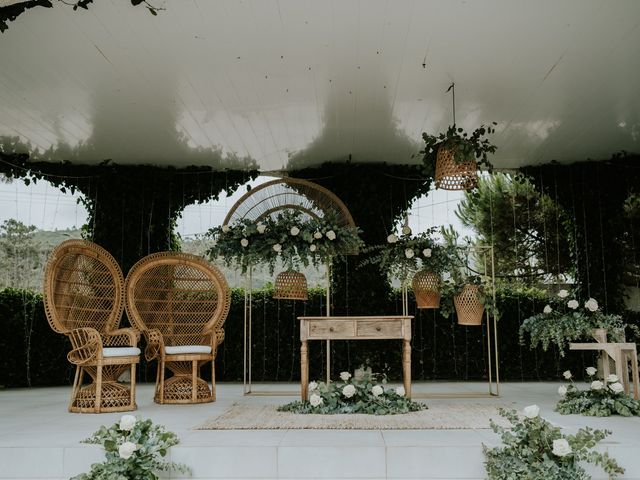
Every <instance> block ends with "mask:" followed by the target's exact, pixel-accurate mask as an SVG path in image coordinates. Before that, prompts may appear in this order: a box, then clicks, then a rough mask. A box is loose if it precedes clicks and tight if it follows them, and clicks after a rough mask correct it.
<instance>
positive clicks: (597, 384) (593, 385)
mask: <svg viewBox="0 0 640 480" xmlns="http://www.w3.org/2000/svg"><path fill="white" fill-rule="evenodd" d="M603 388H604V383H602V382H601V381H600V380H594V381H593V382H591V390H596V391H598V390H602V389H603Z"/></svg>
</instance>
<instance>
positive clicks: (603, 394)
mask: <svg viewBox="0 0 640 480" xmlns="http://www.w3.org/2000/svg"><path fill="white" fill-rule="evenodd" d="M586 373H587V383H588V384H589V388H587V389H586V390H582V389H580V388H578V387H577V386H576V385H575V383H574V382H573V380H572V379H571V378H572V376H569V377H568V378H567V377H566V376H565V379H567V380H569V381H570V383H569V385H562V386H561V387H560V388H558V394H559V395H560V397H562V398H561V399H560V401H559V402H558V404H557V405H556V412H559V413H561V414H563V415H569V414H574V413H578V414H580V415H587V416H591V417H609V416H611V415H621V416H623V417H633V416H640V401H638V400H635V399H633V398H631V397H630V396H629V395H627V394H626V393H624V386H623V385H622V383H621V382H620V379H619V378H618V377H617V375H615V374H611V375H609V376H607V378H601V379H598V378H596V377H597V373H598V371H597V369H596V368H594V367H588V368H587V369H586Z"/></svg>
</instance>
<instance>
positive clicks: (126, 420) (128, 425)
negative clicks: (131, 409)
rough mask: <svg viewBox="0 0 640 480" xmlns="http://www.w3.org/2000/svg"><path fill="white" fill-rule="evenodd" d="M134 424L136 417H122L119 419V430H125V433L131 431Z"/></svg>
mask: <svg viewBox="0 0 640 480" xmlns="http://www.w3.org/2000/svg"><path fill="white" fill-rule="evenodd" d="M135 424H136V417H134V416H133V415H123V416H122V417H120V425H119V427H120V430H125V431H127V432H129V431H131V429H132V428H133V427H134V425H135Z"/></svg>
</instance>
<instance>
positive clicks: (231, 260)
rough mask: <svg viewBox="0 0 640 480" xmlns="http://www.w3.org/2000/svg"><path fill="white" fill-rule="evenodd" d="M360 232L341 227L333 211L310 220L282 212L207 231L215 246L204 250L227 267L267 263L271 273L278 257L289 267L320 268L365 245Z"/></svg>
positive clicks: (305, 216)
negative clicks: (332, 259)
mask: <svg viewBox="0 0 640 480" xmlns="http://www.w3.org/2000/svg"><path fill="white" fill-rule="evenodd" d="M359 233H360V230H359V229H358V228H357V227H354V226H351V225H341V224H340V222H339V221H338V216H337V214H335V213H334V212H327V213H326V214H325V216H324V217H323V218H311V217H308V215H306V214H305V213H303V212H301V211H297V210H294V211H282V212H280V213H278V214H277V215H276V216H275V217H266V218H264V219H262V220H259V221H257V222H253V221H250V220H241V221H239V222H237V223H234V224H233V225H222V226H218V227H214V228H212V229H210V230H209V232H208V233H207V236H209V237H213V238H214V239H215V245H214V246H213V247H212V248H211V249H209V250H208V251H207V255H208V256H209V258H210V259H212V260H213V259H216V258H218V257H220V258H222V260H223V261H224V262H225V264H226V265H227V266H232V265H238V266H240V267H241V268H242V271H243V272H245V271H246V270H247V268H248V267H249V265H259V264H266V265H268V266H269V268H270V271H271V273H273V270H274V268H275V264H276V261H277V259H278V257H282V259H283V260H284V261H285V262H286V264H287V266H288V268H290V269H294V268H297V267H298V266H299V265H303V266H305V267H306V266H308V265H309V264H313V265H316V266H317V265H319V264H320V263H322V262H325V261H326V260H328V259H329V258H332V257H339V256H342V255H349V254H353V253H357V252H358V250H359V249H360V248H361V247H362V246H363V245H364V243H363V242H362V240H361V239H360V237H359Z"/></svg>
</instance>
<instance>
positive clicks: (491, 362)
mask: <svg viewBox="0 0 640 480" xmlns="http://www.w3.org/2000/svg"><path fill="white" fill-rule="evenodd" d="M460 248H461V249H464V250H467V251H468V253H477V254H480V255H482V267H483V272H482V276H484V277H487V278H490V279H491V295H492V300H493V304H494V305H495V304H496V276H495V258H494V251H493V245H477V246H472V247H460ZM487 257H488V258H487ZM488 267H490V271H489V270H487V268H488ZM408 309H409V305H408V294H407V284H406V283H403V285H402V314H403V315H408V313H407V311H408ZM485 316H486V319H487V326H486V328H487V354H488V357H487V367H488V369H487V370H488V372H489V377H488V380H487V383H488V387H489V391H488V392H486V393H485V392H465V393H460V392H451V393H446V392H445V393H426V392H425V393H417V394H416V393H413V395H412V396H411V398H414V399H415V398H486V397H499V396H500V364H499V356H498V320H497V318H496V317H495V315H494V314H493V312H492V313H491V314H490V313H489V312H488V311H486V310H485ZM492 354H493V355H492ZM492 357H493V358H492ZM494 387H495V388H494Z"/></svg>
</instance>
